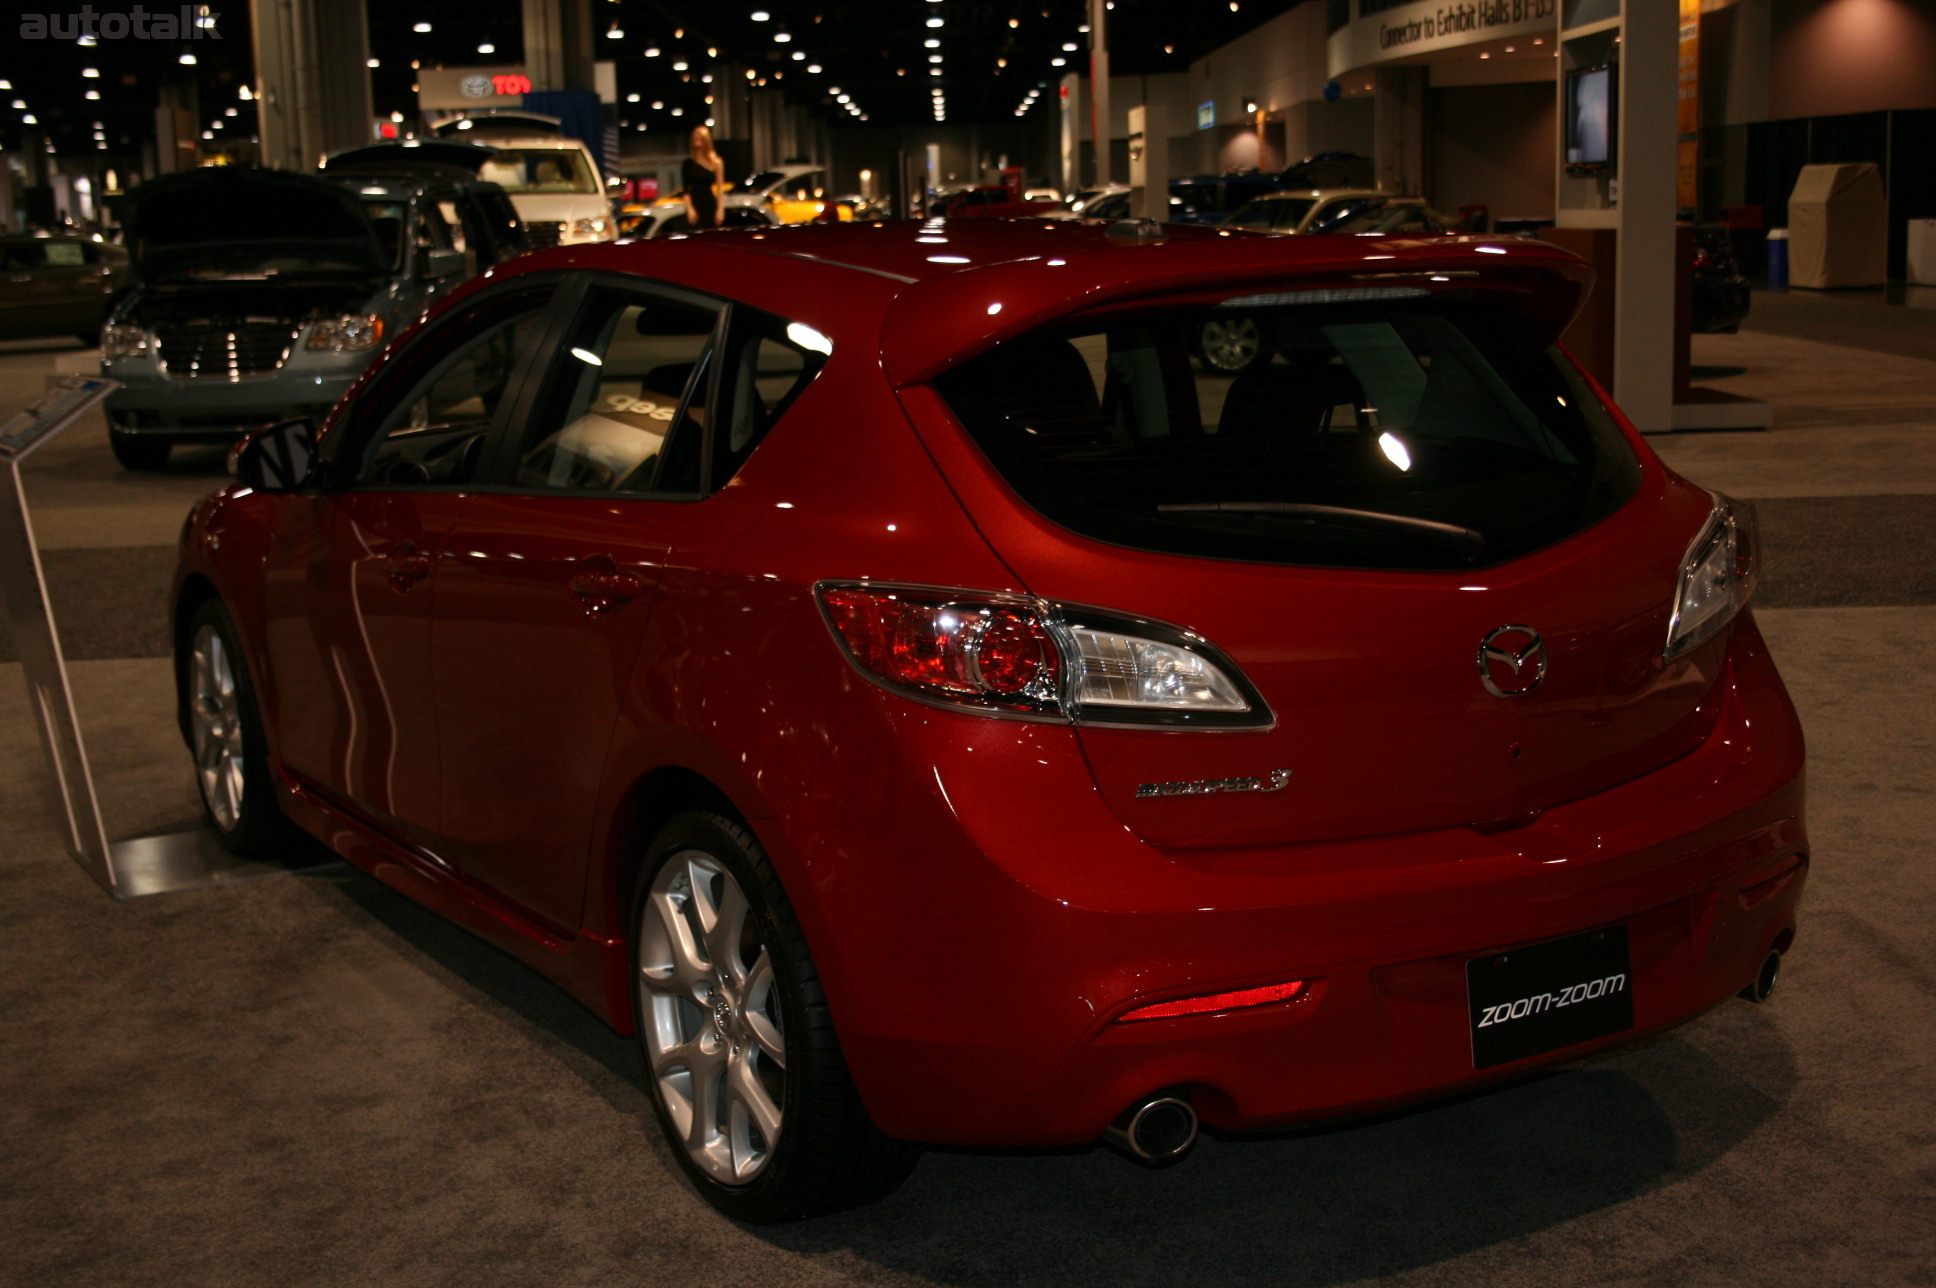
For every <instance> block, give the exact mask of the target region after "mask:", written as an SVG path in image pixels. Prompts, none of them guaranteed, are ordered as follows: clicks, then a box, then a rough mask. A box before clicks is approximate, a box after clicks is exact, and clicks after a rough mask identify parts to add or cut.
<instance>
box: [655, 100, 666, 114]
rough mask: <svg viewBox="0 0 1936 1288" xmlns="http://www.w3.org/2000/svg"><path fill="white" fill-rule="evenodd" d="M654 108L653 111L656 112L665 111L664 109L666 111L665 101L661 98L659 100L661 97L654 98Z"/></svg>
mask: <svg viewBox="0 0 1936 1288" xmlns="http://www.w3.org/2000/svg"><path fill="white" fill-rule="evenodd" d="M652 110H653V111H655V112H663V111H665V103H664V102H663V101H661V100H659V99H656V98H655V99H653V100H652Z"/></svg>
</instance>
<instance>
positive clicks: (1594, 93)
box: [1566, 63, 1617, 174]
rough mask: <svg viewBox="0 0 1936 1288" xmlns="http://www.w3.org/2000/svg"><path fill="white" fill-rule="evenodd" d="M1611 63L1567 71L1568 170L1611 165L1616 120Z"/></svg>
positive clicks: (1596, 171) (1599, 169)
mask: <svg viewBox="0 0 1936 1288" xmlns="http://www.w3.org/2000/svg"><path fill="white" fill-rule="evenodd" d="M1616 84H1617V79H1616V77H1615V76H1614V67H1613V64H1611V63H1607V64H1604V65H1602V66H1599V67H1582V68H1581V69H1579V70H1578V71H1572V72H1568V73H1567V74H1566V168H1567V171H1568V173H1571V174H1600V173H1604V172H1606V171H1610V170H1612V169H1613V139H1614V129H1615V122H1616V120H1617V118H1616V116H1615V108H1614V87H1615V85H1616Z"/></svg>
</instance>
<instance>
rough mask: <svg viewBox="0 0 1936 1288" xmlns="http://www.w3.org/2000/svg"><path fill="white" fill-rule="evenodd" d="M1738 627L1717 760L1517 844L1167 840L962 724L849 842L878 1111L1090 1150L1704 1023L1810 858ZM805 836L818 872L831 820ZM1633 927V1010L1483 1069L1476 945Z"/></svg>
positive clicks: (899, 1122) (1784, 756) (846, 924)
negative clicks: (1103, 1141)
mask: <svg viewBox="0 0 1936 1288" xmlns="http://www.w3.org/2000/svg"><path fill="white" fill-rule="evenodd" d="M1734 636H1735V642H1734V645H1733V647H1732V649H1731V655H1730V664H1729V668H1728V673H1727V675H1726V676H1725V677H1724V679H1723V681H1722V683H1721V694H1722V701H1723V711H1722V714H1721V717H1720V720H1719V723H1718V724H1717V726H1716V729H1715V732H1714V734H1713V735H1712V736H1711V737H1710V738H1709V739H1708V740H1707V742H1706V743H1704V744H1703V745H1702V746H1701V747H1700V748H1699V749H1698V750H1696V751H1695V752H1693V753H1692V754H1690V755H1688V756H1685V757H1683V758H1682V759H1680V760H1679V761H1676V762H1674V763H1673V764H1671V765H1668V766H1666V767H1664V768H1662V769H1660V770H1657V771H1655V772H1654V773H1651V774H1647V775H1645V776H1643V777H1642V778H1639V779H1636V780H1634V781H1632V782H1629V783H1627V784H1624V785H1622V786H1620V787H1618V788H1615V789H1613V790H1611V791H1607V792H1603V793H1600V794H1598V795H1596V796H1593V797H1589V798H1587V799H1584V800H1579V801H1575V802H1572V803H1570V804H1568V805H1565V806H1561V807H1557V808H1554V809H1549V810H1547V811H1546V812H1545V814H1544V815H1543V816H1541V817H1540V818H1539V819H1538V821H1536V822H1534V823H1532V824H1530V825H1528V826H1525V827H1521V828H1518V829H1516V830H1513V831H1508V832H1501V833H1496V834H1492V835H1481V834H1479V833H1477V832H1474V831H1472V830H1470V829H1464V828H1461V829H1451V830H1446V831H1441V832H1431V833H1419V834H1413V835H1406V836H1394V837H1386V838H1377V839H1370V840H1359V841H1352V842H1345V843H1335V844H1325V845H1312V846H1293V847H1276V848H1274V849H1268V850H1264V849H1259V850H1248V851H1215V852H1210V851H1170V852H1163V851H1158V850H1156V849H1155V848H1154V847H1151V846H1148V845H1145V844H1143V843H1142V842H1139V841H1137V840H1136V839H1135V838H1133V837H1132V836H1130V835H1129V834H1128V833H1127V832H1126V830H1125V829H1124V828H1123V827H1122V826H1121V824H1120V823H1119V822H1116V821H1115V820H1114V818H1113V816H1112V815H1110V814H1108V812H1107V810H1106V808H1105V807H1103V806H1102V804H1101V803H1100V801H1099V800H1098V799H1097V798H1096V797H1095V793H1094V790H1093V787H1092V786H1090V785H1089V784H1088V783H1087V781H1086V774H1085V775H1083V781H1082V785H1081V787H1077V786H1076V784H1075V782H1074V781H1073V780H1072V779H1071V778H1070V776H1069V775H1068V774H1067V771H1065V770H1063V769H1061V768H1059V765H1058V758H1057V757H1053V756H1043V755H1040V754H1038V753H1040V752H1041V751H1042V750H1043V749H1044V748H1043V745H1042V743H1043V740H1044V739H1045V738H1047V737H1050V736H1052V734H1048V733H1042V732H1031V733H1028V734H1026V735H1020V734H1009V735H1007V738H1006V741H1007V743H1008V744H1009V745H1011V746H1012V747H1013V748H1014V751H1013V752H1012V753H1002V751H1001V748H1000V747H999V746H997V745H996V744H997V743H1000V742H1003V741H1004V739H1002V738H990V739H984V740H981V741H980V742H978V743H973V744H972V745H970V746H969V747H968V749H967V750H968V751H969V752H973V753H975V754H964V752H963V751H962V749H961V746H960V743H961V739H960V737H959V730H958V729H956V730H953V731H952V734H953V736H952V737H948V736H941V737H936V738H935V739H934V740H933V742H932V744H931V745H928V746H923V747H921V748H919V749H918V753H917V754H915V755H912V756H910V757H909V759H910V760H914V761H917V762H922V763H923V764H924V766H925V768H926V770H928V771H931V773H932V782H933V785H935V786H938V787H939V788H940V789H941V790H940V791H939V795H940V796H941V797H942V798H943V799H944V800H945V801H946V802H947V804H946V806H945V809H944V810H937V811H934V812H933V815H932V816H931V817H927V818H919V819H916V818H910V817H909V816H908V814H907V813H903V814H902V816H901V818H900V819H899V820H898V821H899V823H900V825H901V828H902V829H908V828H910V827H912V828H913V829H915V830H914V831H912V832H907V831H904V832H903V834H902V836H901V837H900V838H898V839H899V840H900V842H901V843H900V845H899V847H898V848H895V849H894V850H893V853H891V854H884V855H882V856H881V858H882V860H883V866H882V868H881V869H880V870H878V871H874V872H871V873H868V874H866V875H864V876H860V879H858V880H856V879H854V878H855V877H856V876H859V872H858V868H859V867H860V866H862V865H864V864H865V860H862V859H861V856H859V855H857V854H855V853H854V852H853V850H852V849H851V848H848V849H847V850H846V851H845V852H844V853H843V854H842V855H841V856H840V859H839V863H840V866H841V868H842V871H841V874H840V880H839V883H838V884H839V886H840V887H841V888H840V889H839V890H838V891H836V892H835V893H834V895H833V897H830V898H826V899H822V900H816V901H815V902H816V903H817V904H818V905H819V906H818V907H817V908H816V913H817V914H818V916H816V917H815V920H819V919H820V918H823V917H824V918H825V919H826V920H827V921H828V922H829V923H831V924H829V925H828V927H827V929H826V930H825V931H822V932H821V933H819V934H817V935H816V936H815V947H816V954H817V955H818V956H821V957H823V958H824V959H825V960H823V963H822V965H823V975H824V977H825V979H826V983H827V986H828V993H829V1000H830V1002H831V1003H832V1004H833V1006H834V1012H835V1018H836V1022H837V1024H838V1025H839V1028H840V1033H841V1040H842V1044H843V1047H844V1049H845V1051H846V1054H847V1057H848V1062H849V1064H850V1066H851V1068H852V1070H853V1073H854V1077H855V1079H856V1082H857V1084H858V1085H859V1087H860V1089H861V1093H862V1095H863V1097H864V1099H865V1100H866V1103H867V1105H868V1108H869V1110H870V1112H871V1113H872V1114H873V1115H874V1117H875V1118H876V1120H877V1121H878V1122H879V1123H880V1124H881V1126H882V1128H883V1129H884V1130H886V1131H888V1132H889V1133H890V1134H894V1135H898V1136H902V1137H904V1138H907V1139H913V1140H922V1141H930V1142H936V1143H960V1144H989V1145H1045V1144H1059V1143H1075V1142H1081V1141H1087V1140H1092V1139H1094V1138H1095V1137H1096V1136H1097V1135H1098V1134H1099V1133H1100V1132H1101V1131H1102V1129H1103V1128H1104V1126H1105V1125H1107V1124H1108V1122H1109V1121H1110V1120H1111V1119H1112V1118H1114V1117H1115V1116H1116V1115H1117V1113H1119V1112H1120V1111H1121V1110H1122V1109H1123V1108H1124V1107H1125V1106H1126V1105H1127V1104H1129V1103H1130V1102H1131V1101H1132V1100H1133V1099H1135V1098H1137V1097H1139V1096H1141V1095H1143V1094H1145V1093H1148V1092H1150V1091H1154V1090H1157V1089H1161V1088H1175V1087H1181V1088H1186V1089H1188V1091H1189V1093H1190V1095H1191V1097H1192V1099H1193V1100H1194V1101H1195V1103H1196V1105H1197V1108H1198V1112H1199V1113H1200V1115H1201V1116H1202V1117H1203V1119H1204V1120H1205V1121H1206V1122H1207V1123H1209V1124H1210V1125H1212V1126H1215V1127H1220V1128H1227V1129H1242V1128H1259V1127H1268V1126H1274V1125H1281V1124H1287V1123H1295V1122H1300V1121H1306V1120H1313V1119H1321V1118H1327V1117H1338V1116H1347V1115H1352V1114H1356V1113H1361V1112H1371V1111H1376V1110H1379V1109H1382V1108H1386V1107H1389V1106H1392V1105H1396V1104H1402V1103H1406V1102H1411V1101H1417V1100H1423V1099H1430V1098H1434V1097H1437V1096H1442V1095H1446V1094H1451V1093H1454V1092H1457V1091H1459V1090H1461V1089H1464V1088H1467V1087H1471V1086H1475V1085H1480V1084H1483V1083H1486V1082H1489V1081H1496V1080H1498V1079H1501V1078H1509V1077H1512V1076H1515V1075H1517V1074H1520V1073H1523V1072H1524V1071H1526V1070H1528V1069H1531V1068H1536V1067H1539V1066H1541V1065H1543V1064H1551V1063H1556V1062H1561V1061H1566V1060H1571V1059H1575V1058H1578V1057H1579V1056H1581V1055H1583V1054H1587V1053H1589V1052H1592V1051H1595V1050H1600V1049H1604V1048H1607V1047H1611V1046H1617V1045H1620V1044H1622V1043H1625V1042H1630V1041H1632V1040H1634V1039H1635V1038H1637V1037H1639V1036H1642V1035H1644V1034H1646V1033H1648V1032H1653V1031H1658V1030H1661V1029H1664V1028H1668V1027H1671V1026H1673V1025H1676V1024H1680V1023H1682V1022H1685V1021H1686V1020H1688V1019H1691V1018H1693V1017H1694V1016H1696V1015H1699V1014H1700V1013H1701V1012H1703V1011H1704V1010H1706V1009H1708V1008H1710V1007H1712V1006H1715V1005H1717V1004H1718V1003H1720V1002H1722V1001H1724V1000H1726V999H1727V998H1728V997H1730V996H1731V995H1733V994H1734V993H1735V992H1736V991H1738V990H1739V989H1741V988H1742V987H1743V986H1744V985H1746V984H1747V983H1748V982H1749V981H1750V980H1752V979H1753V977H1754V975H1755V972H1756V969H1757V968H1758V966H1759V965H1760V962H1761V960H1762V958H1763V957H1764V956H1765V955H1766V953H1767V951H1768V950H1769V949H1770V947H1781V948H1784V949H1785V948H1786V946H1787V943H1788V941H1789V940H1790V939H1791V938H1792V936H1793V933H1794V925H1795V915H1796V907H1797V904H1798V902H1799V900H1800V895H1801V890H1802V886H1803V884H1804V881H1805V879H1806V872H1807V840H1806V835H1805V829H1804V821H1803V792H1804V789H1803V780H1802V775H1801V770H1802V758H1803V747H1802V740H1801V731H1800V728H1799V725H1798V724H1797V722H1796V720H1795V716H1794V711H1793V708H1792V706H1791V705H1790V703H1789V701H1788V698H1787V695H1786V693H1785V692H1784V691H1783V689H1782V686H1781V681H1780V679H1779V677H1778V676H1777V674H1776V672H1775V670H1774V667H1773V664H1772V662H1771V661H1770V660H1769V659H1768V657H1767V656H1766V653H1765V651H1764V650H1763V647H1762V644H1761V640H1760V637H1759V634H1758V632H1757V631H1756V630H1755V628H1754V626H1753V622H1752V619H1750V618H1744V619H1743V620H1742V621H1741V622H1740V623H1739V624H1738V625H1737V627H1736V629H1735V632H1734ZM927 723H929V724H932V722H927ZM984 723H992V722H984ZM1011 728H1012V727H1011ZM1029 728H1030V729H1031V730H1034V731H1040V730H1041V729H1042V727H1041V726H1032V727H1029ZM904 732H905V731H904ZM991 753H997V754H991ZM1011 756H1012V758H1013V760H1014V762H1015V763H1007V764H1004V763H1002V762H1003V760H1004V759H1008V758H1010V757H1011ZM1025 757H1026V764H1024V763H1022V762H1023V759H1024V758H1025ZM1077 773H1082V771H1081V770H1080V768H1079V766H1078V769H1077ZM1031 777H1033V778H1034V779H1036V780H1038V784H1039V785H1037V786H1033V787H1019V786H1018V784H1021V783H1023V782H1025V781H1026V780H1027V779H1028V778H1031ZM907 793H908V794H907V795H906V796H904V797H902V806H903V809H904V810H905V809H906V808H907V802H908V800H910V799H913V798H919V797H920V796H921V792H920V789H919V787H917V786H916V784H915V783H914V782H912V781H910V782H909V783H908V784H907ZM927 795H928V796H934V795H936V792H935V791H933V790H930V791H929V792H928V793H927ZM1071 802H1076V803H1075V804H1073V805H1072V804H1071ZM910 836H918V837H919V840H918V841H914V840H910V839H909V838H910ZM851 837H852V833H851V832H850V833H848V836H847V838H845V844H846V845H848V846H849V847H851V844H852V840H851ZM896 839H897V838H894V837H889V838H887V843H888V844H890V845H891V844H893V843H894V841H895V840H896ZM803 840H804V844H802V841H803ZM786 844H787V845H788V846H789V847H793V846H798V847H799V851H798V853H797V854H796V858H806V859H808V860H809V866H812V863H811V859H812V852H813V850H814V848H815V844H816V843H815V841H814V840H812V839H810V838H802V837H800V836H798V835H793V836H789V837H788V838H786ZM823 870H828V869H823ZM863 884H865V885H867V886H869V887H872V886H874V885H876V884H879V885H880V886H881V887H882V888H881V889H878V890H873V889H871V888H870V889H869V890H867V891H863V890H862V889H861V887H862V885H863ZM1614 924H1623V925H1625V926H1626V927H1627V930H1628V935H1629V940H1630V951H1631V970H1632V987H1633V997H1634V1006H1635V1024H1634V1027H1633V1028H1632V1029H1630V1030H1627V1031H1625V1032H1623V1033H1620V1034H1617V1035H1614V1036H1611V1037H1608V1038H1604V1039H1600V1040H1597V1041H1594V1042H1590V1043H1582V1044H1579V1045H1577V1046H1572V1047H1566V1048H1563V1049H1560V1050H1557V1051H1553V1052H1549V1053H1546V1054H1543V1055H1539V1056H1534V1057H1530V1058H1527V1059H1524V1060H1520V1061H1516V1062H1514V1063H1510V1064H1504V1065H1500V1066H1497V1067H1494V1068H1489V1069H1485V1070H1482V1071H1481V1070H1476V1069H1475V1068H1474V1066H1473V1060H1472V1051H1471V1040H1470V1036H1469V1035H1470V1031H1471V1030H1470V1017H1469V1014H1468V1007H1467V1000H1466V986H1465V963H1466V962H1467V961H1468V960H1469V959H1471V958H1474V957H1479V956H1486V955H1490V954H1492V953H1496V952H1501V951H1504V950H1507V949H1510V948H1513V947H1516V946H1519V945H1524V944H1532V943H1537V942H1540V941H1543V940H1547V939H1553V938H1559V937H1562V936H1565V935H1568V934H1571V933H1574V932H1577V931H1582V930H1587V929H1592V928H1596V927H1601V926H1608V925H1614ZM811 931H812V927H810V932H811ZM823 944H824V945H825V946H826V947H827V948H828V950H829V951H826V952H822V945H823ZM1293 979H1297V980H1305V981H1308V986H1307V987H1306V989H1305V990H1304V992H1303V993H1302V994H1301V995H1300V996H1299V997H1297V998H1295V999H1293V1000H1291V1001H1289V1002H1284V1003H1278V1004H1274V1005H1271V1006H1265V1007H1258V1008H1255V1009H1251V1010H1245V1011H1235V1012H1226V1013H1223V1014H1213V1015H1200V1016H1187V1017H1179V1018H1175V1019H1165V1020H1155V1021H1145V1022H1138V1023H1133V1024H1123V1023H1120V1022H1118V1019H1117V1017H1119V1016H1120V1015H1121V1014H1123V1013H1124V1012H1125V1011H1127V1010H1130V1009H1133V1008H1135V1007H1138V1006H1141V1005H1146V1004H1148V1003H1151V1002H1155V1001H1162V1000H1166V999H1169V998H1175V997H1181V996H1193V995H1202V994H1208V993H1215V992H1223V991H1228V990H1234V989H1241V988H1246V987H1252V986H1257V985H1262V984H1269V983H1278V982H1282V981H1286V980H1293Z"/></svg>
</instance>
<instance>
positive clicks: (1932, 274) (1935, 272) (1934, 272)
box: [1909, 219, 1936, 286]
mask: <svg viewBox="0 0 1936 1288" xmlns="http://www.w3.org/2000/svg"><path fill="white" fill-rule="evenodd" d="M1909 280H1910V281H1912V282H1915V283H1917V284H1918V285H1921V286H1936V219H1912V220H1910V221H1909Z"/></svg>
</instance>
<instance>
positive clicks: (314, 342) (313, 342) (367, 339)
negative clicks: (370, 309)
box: [303, 313, 383, 353]
mask: <svg viewBox="0 0 1936 1288" xmlns="http://www.w3.org/2000/svg"><path fill="white" fill-rule="evenodd" d="M382 340H383V319H382V317H380V316H379V315H377V314H375V313H351V314H348V315H346V316H344V317H340V318H330V319H328V320H326V321H323V322H317V323H315V324H314V325H312V326H311V327H310V328H309V340H308V342H307V343H306V344H305V345H304V346H303V347H304V348H307V349H327V350H329V351H330V352H331V353H360V352H361V351H363V350H364V349H374V348H376V346H377V345H378V344H379V343H381V342H382Z"/></svg>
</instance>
